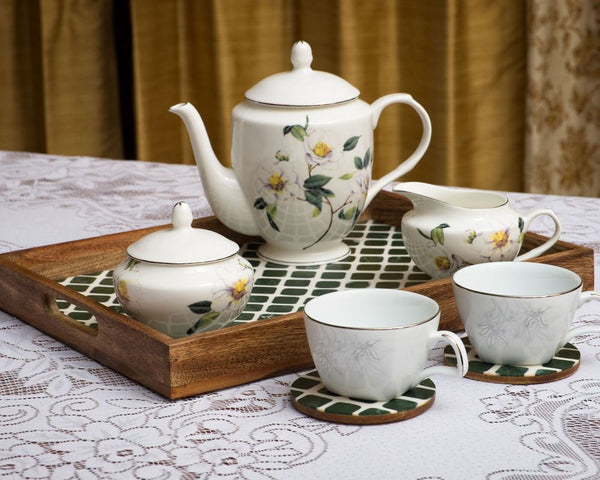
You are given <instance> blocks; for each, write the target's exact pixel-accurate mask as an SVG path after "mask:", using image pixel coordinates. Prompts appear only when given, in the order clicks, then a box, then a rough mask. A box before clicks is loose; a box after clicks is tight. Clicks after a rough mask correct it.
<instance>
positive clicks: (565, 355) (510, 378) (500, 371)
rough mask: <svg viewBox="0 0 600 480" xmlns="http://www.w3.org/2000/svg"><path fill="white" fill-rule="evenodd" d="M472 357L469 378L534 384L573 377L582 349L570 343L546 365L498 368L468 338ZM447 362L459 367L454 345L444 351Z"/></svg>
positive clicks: (468, 346) (483, 380) (504, 366)
mask: <svg viewBox="0 0 600 480" xmlns="http://www.w3.org/2000/svg"><path fill="white" fill-rule="evenodd" d="M461 340H462V342H463V343H464V345H465V349H466V350H467V352H468V354H469V371H468V372H467V374H466V375H465V377H467V378H471V379H473V380H479V381H482V382H492V383H512V384H519V385H525V384H533V383H546V382H553V381H555V380H560V379H561V378H565V377H568V376H570V375H573V373H575V371H576V370H577V369H578V368H579V361H580V353H579V349H578V348H577V347H576V346H574V345H572V344H570V343H567V344H566V345H565V346H564V347H562V348H559V349H558V351H557V352H556V353H555V354H554V357H552V359H551V360H550V361H549V362H548V363H544V364H543V365H526V366H518V365H494V364H493V363H487V362H483V361H481V359H480V358H479V357H478V356H477V354H476V353H475V350H473V347H472V346H471V342H470V341H469V338H468V337H464V338H461ZM444 362H445V363H446V364H447V365H452V366H456V355H455V354H454V351H453V350H452V348H451V347H450V346H447V347H446V348H445V349H444Z"/></svg>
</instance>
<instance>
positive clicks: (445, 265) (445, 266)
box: [433, 256, 450, 272]
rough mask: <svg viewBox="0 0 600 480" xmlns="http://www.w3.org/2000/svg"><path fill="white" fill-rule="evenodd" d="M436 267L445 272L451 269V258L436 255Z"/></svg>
mask: <svg viewBox="0 0 600 480" xmlns="http://www.w3.org/2000/svg"><path fill="white" fill-rule="evenodd" d="M433 261H434V262H435V267H436V268H437V269H438V270H439V271H440V272H444V271H446V270H449V269H450V259H449V258H448V257H444V256H439V257H435V258H434V260H433Z"/></svg>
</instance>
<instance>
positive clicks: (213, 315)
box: [200, 311, 221, 322]
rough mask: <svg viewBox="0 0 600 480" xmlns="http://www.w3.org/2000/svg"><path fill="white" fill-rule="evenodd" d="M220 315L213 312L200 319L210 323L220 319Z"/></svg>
mask: <svg viewBox="0 0 600 480" xmlns="http://www.w3.org/2000/svg"><path fill="white" fill-rule="evenodd" d="M219 315H221V313H219V312H215V311H212V312H208V313H207V314H205V315H202V317H200V319H201V320H205V321H209V322H210V321H212V320H216V319H217V318H219Z"/></svg>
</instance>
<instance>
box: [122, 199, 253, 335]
mask: <svg viewBox="0 0 600 480" xmlns="http://www.w3.org/2000/svg"><path fill="white" fill-rule="evenodd" d="M192 220H193V216H192V211H191V209H190V207H189V205H188V204H187V203H185V202H179V203H177V204H176V205H175V206H174V207H173V218H172V222H173V227H172V228H168V229H164V230H159V231H157V232H154V233H151V234H149V235H147V236H145V237H143V238H141V239H140V240H138V241H137V242H134V243H132V244H131V245H130V246H129V247H128V248H127V259H126V260H124V261H123V262H122V263H120V264H119V265H118V266H117V267H116V268H115V269H114V271H113V282H114V286H115V292H116V295H117V298H118V299H119V302H120V303H121V305H122V307H123V309H124V310H125V311H126V312H127V313H128V314H129V315H130V316H131V317H133V318H135V319H136V320H138V321H140V322H142V323H145V324H146V325H148V326H150V327H152V328H155V329H156V330H159V331H161V332H163V333H166V334H167V335H169V336H171V337H174V338H180V337H185V336H188V335H192V334H195V333H200V332H206V331H208V330H214V329H217V328H221V327H224V326H226V325H227V324H229V323H231V322H232V321H233V320H234V319H235V318H236V317H238V316H239V314H240V313H241V312H242V310H243V309H244V307H245V306H246V303H247V302H248V299H249V297H250V291H251V290H252V285H253V280H254V270H253V269H252V266H251V265H250V263H249V262H248V261H247V260H246V259H244V258H243V257H241V256H240V255H238V251H239V246H238V245H237V244H236V243H235V242H233V241H231V240H229V239H227V238H225V237H224V236H222V235H220V234H218V233H216V232H213V231H211V230H203V229H199V228H192Z"/></svg>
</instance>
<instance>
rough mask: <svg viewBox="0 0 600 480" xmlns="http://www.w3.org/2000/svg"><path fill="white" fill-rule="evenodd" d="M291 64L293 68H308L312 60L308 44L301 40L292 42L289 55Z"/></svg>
mask: <svg viewBox="0 0 600 480" xmlns="http://www.w3.org/2000/svg"><path fill="white" fill-rule="evenodd" d="M291 61H292V65H293V66H294V69H306V68H310V64H311V63H312V61H313V55H312V49H311V48H310V45H309V44H308V43H306V42H303V41H302V40H301V41H299V42H296V43H294V46H293V47H292V55H291Z"/></svg>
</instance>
